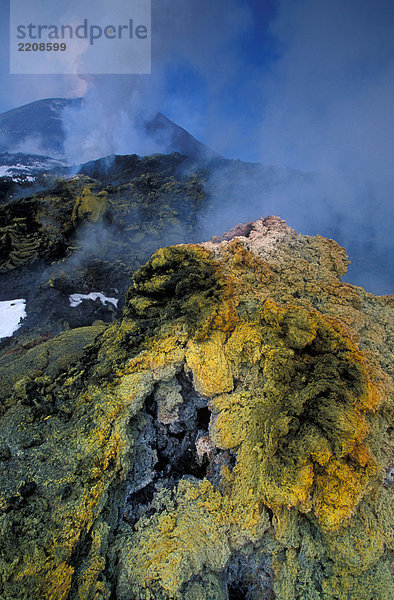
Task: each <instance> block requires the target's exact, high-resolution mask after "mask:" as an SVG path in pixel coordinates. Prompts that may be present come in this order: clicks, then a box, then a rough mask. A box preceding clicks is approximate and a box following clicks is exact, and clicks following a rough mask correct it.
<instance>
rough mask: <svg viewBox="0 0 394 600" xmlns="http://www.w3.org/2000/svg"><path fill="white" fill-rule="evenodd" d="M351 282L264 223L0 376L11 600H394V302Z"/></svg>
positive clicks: (319, 245) (194, 248) (329, 261)
mask: <svg viewBox="0 0 394 600" xmlns="http://www.w3.org/2000/svg"><path fill="white" fill-rule="evenodd" d="M101 200H102V202H103V203H104V201H105V199H104V196H101V197H100V201H99V200H97V199H95V201H94V202H93V203H91V202H90V195H89V193H88V192H85V193H84V194H82V195H81V196H80V202H79V204H77V205H75V210H74V212H73V214H74V216H75V218H83V215H84V214H85V212H86V211H88V212H89V213H90V214H91V215H92V214H96V213H97V214H100V212H101V210H102V208H101V207H102V203H101ZM85 209H86V211H85ZM347 263H348V261H347V258H346V254H345V251H344V250H343V249H342V248H341V247H339V246H338V245H337V244H336V243H335V242H334V241H332V240H327V239H325V238H321V237H318V236H317V237H315V238H312V237H308V236H303V235H297V234H296V233H295V232H294V231H293V230H291V229H290V228H289V227H288V226H287V225H286V224H285V223H284V222H283V221H282V220H281V219H279V218H276V217H269V218H267V219H261V220H259V221H257V222H254V223H250V224H248V225H246V226H242V227H238V228H236V229H235V230H233V231H232V232H229V234H226V235H225V236H223V238H222V239H220V238H217V239H214V240H213V241H211V242H207V243H205V244H198V245H190V244H189V245H179V246H173V247H167V248H164V249H160V250H158V251H157V252H156V253H155V254H154V255H153V256H152V258H151V259H150V260H149V261H148V262H147V264H146V265H145V266H143V267H142V268H140V269H139V270H138V271H137V272H136V273H135V274H134V277H133V285H132V286H131V287H130V288H129V290H128V292H127V295H126V302H125V308H124V311H123V314H122V318H121V320H119V321H115V322H114V323H112V324H110V325H108V326H103V325H102V324H101V325H100V324H96V325H95V326H94V327H93V326H92V327H89V328H87V329H86V330H85V331H84V332H81V330H79V329H75V330H72V331H70V332H67V333H64V334H62V335H61V336H59V337H57V338H55V339H53V340H50V341H48V342H43V343H42V344H40V345H38V346H37V347H35V348H31V349H28V350H25V351H24V352H23V353H22V354H18V357H17V360H16V359H15V360H14V362H12V361H11V363H10V360H11V359H10V356H9V355H8V357H3V358H1V360H0V375H1V376H2V378H3V380H4V378H5V375H6V376H7V379H6V381H7V385H1V386H0V393H1V399H2V411H3V416H2V420H1V425H0V439H1V444H0V458H1V460H2V461H3V469H2V471H1V477H2V482H1V490H2V492H1V498H0V507H1V517H0V519H1V535H2V539H1V548H2V558H1V561H2V562H1V570H0V573H1V584H0V595H1V596H3V597H5V598H9V599H15V600H16V599H18V600H19V599H22V598H23V599H25V598H29V599H30V598H37V599H38V598H40V599H51V600H55V599H56V600H63V599H70V600H74V599H75V600H76V599H84V600H93V599H95V600H99V599H103V600H104V599H106V600H110V599H111V600H112V599H117V600H152V599H153V598H154V599H155V600H167V599H173V600H174V599H175V600H177V599H186V600H204V599H205V600H212V599H217V600H232V599H235V598H237V599H238V600H242V599H243V598H245V599H252V600H257V599H261V598H267V599H268V598H271V599H273V598H277V599H278V600H287V599H290V598H291V599H294V600H315V599H316V600H318V599H319V600H320V599H322V600H356V599H357V600H389V599H391V598H392V596H393V587H392V584H391V580H390V570H389V558H390V556H389V550H390V548H391V547H392V527H391V524H392V513H391V509H392V503H390V493H391V491H392V490H391V487H390V485H391V481H390V467H391V465H392V463H391V461H392V442H390V437H389V435H390V431H391V429H390V419H392V391H393V389H392V379H391V378H390V367H391V365H390V363H391V360H392V353H393V347H392V337H391V338H390V332H391V329H390V328H391V326H392V312H391V309H392V297H375V296H373V295H371V294H367V293H366V292H364V290H363V289H362V288H358V287H354V286H351V285H349V284H345V283H342V282H341V276H342V275H343V274H344V272H345V270H346V266H347ZM84 340H85V341H86V343H87V344H88V345H87V346H86V347H85V349H83V346H84V344H83V341H84ZM67 363H68V364H67ZM10 364H12V365H13V370H11V368H10ZM33 365H34V367H33Z"/></svg>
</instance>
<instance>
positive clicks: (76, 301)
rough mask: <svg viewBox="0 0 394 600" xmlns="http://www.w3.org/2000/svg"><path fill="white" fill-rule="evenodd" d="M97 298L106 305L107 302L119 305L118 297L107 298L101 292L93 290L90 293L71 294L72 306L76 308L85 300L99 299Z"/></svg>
mask: <svg viewBox="0 0 394 600" xmlns="http://www.w3.org/2000/svg"><path fill="white" fill-rule="evenodd" d="M97 298H99V299H100V300H101V303H102V304H104V306H105V304H106V303H107V302H109V303H110V304H113V305H114V306H115V307H117V306H118V299H117V298H107V297H106V296H104V294H102V293H101V292H91V293H90V294H71V296H70V306H72V307H73V308H75V307H76V306H79V305H80V304H81V302H83V301H84V300H97Z"/></svg>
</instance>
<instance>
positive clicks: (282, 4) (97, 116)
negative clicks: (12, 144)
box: [0, 0, 394, 289]
mask: <svg viewBox="0 0 394 600" xmlns="http://www.w3.org/2000/svg"><path fill="white" fill-rule="evenodd" d="M38 1H39V0H38ZM125 1H126V0H125ZM92 2H94V0H92ZM0 5H1V31H0V35H1V38H0V40H1V41H0V45H1V59H0V61H1V62H0V111H4V110H7V109H10V108H13V107H15V106H18V105H21V104H24V103H27V102H29V101H32V100H37V99H40V98H46V97H54V96H57V97H74V96H80V95H82V96H85V98H86V99H87V103H86V108H85V109H84V112H83V113H82V114H80V115H72V114H70V115H68V117H67V120H66V122H65V128H66V131H67V150H68V154H69V158H70V160H75V161H77V162H80V160H78V159H79V158H83V159H89V158H95V157H98V156H100V155H104V154H109V153H112V152H118V153H127V152H136V153H141V154H143V153H149V152H151V151H155V150H156V148H151V147H149V146H146V143H145V142H146V140H144V139H141V138H140V137H139V135H138V131H134V130H133V125H134V122H135V116H136V115H137V116H138V115H139V114H140V113H143V114H145V115H146V114H148V115H149V114H152V115H153V114H155V112H156V111H158V110H159V111H162V112H163V113H164V114H166V115H167V116H168V117H169V118H171V119H172V120H174V121H175V122H177V123H178V124H179V125H181V126H183V127H185V128H186V129H187V130H188V131H190V132H191V133H192V134H193V135H195V137H197V138H198V139H200V140H201V141H203V142H205V143H206V144H208V145H210V146H211V147H212V148H213V149H215V150H216V151H218V152H220V153H222V154H223V155H224V156H226V157H228V158H240V159H243V160H250V161H259V162H262V163H264V164H266V165H270V164H274V165H279V166H289V167H291V168H295V169H299V170H302V171H308V172H313V173H319V174H320V175H319V183H318V184H317V183H316V185H315V186H314V187H313V186H309V188H308V189H305V188H297V189H295V188H294V187H289V188H286V186H285V185H284V186H282V189H281V193H280V194H279V192H278V195H277V196H276V197H273V198H271V201H270V203H268V204H267V202H266V205H265V206H264V207H262V209H261V211H260V214H267V212H273V213H276V214H280V216H283V217H284V218H286V219H287V220H288V221H289V223H290V224H291V225H292V226H294V227H296V228H297V229H298V230H299V231H303V232H304V233H321V234H323V235H333V233H332V232H336V235H337V237H338V238H339V241H340V242H341V243H344V244H345V245H346V243H347V242H348V241H349V240H350V241H351V240H354V239H357V240H359V242H360V243H364V242H363V238H365V243H366V244H371V247H372V248H373V249H374V252H375V253H377V254H376V256H387V255H388V253H389V252H390V251H392V231H393V226H394V223H393V205H394V203H393V190H394V165H393V156H394V110H393V107H394V35H393V31H394V2H393V0H330V1H328V0H152V41H153V54H152V75H140V76H94V77H93V76H92V77H77V76H45V75H40V76H33V75H30V76H27V75H26V76H17V75H9V74H8V73H9V66H8V59H9V53H8V27H9V26H8V0H0ZM81 152H82V153H83V155H82V156H81ZM247 202H248V200H247V199H245V198H240V199H239V204H238V205H237V204H236V203H235V204H234V219H233V220H234V223H235V222H237V221H239V220H240V218H238V217H241V218H242V215H239V214H238V212H237V211H238V209H239V207H240V206H242V205H246V204H247ZM257 210H258V209H257V208H256V211H257ZM256 216H259V214H256ZM328 223H329V224H330V226H328V225H327V224H328ZM218 227H219V225H218ZM361 283H363V282H362V281H361ZM382 289H383V288H382ZM385 289H386V288H385Z"/></svg>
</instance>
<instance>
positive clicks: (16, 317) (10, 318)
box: [0, 298, 26, 339]
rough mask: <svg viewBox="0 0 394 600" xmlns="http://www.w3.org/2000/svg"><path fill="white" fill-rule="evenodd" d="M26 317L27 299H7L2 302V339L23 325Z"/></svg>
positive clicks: (0, 315)
mask: <svg viewBox="0 0 394 600" xmlns="http://www.w3.org/2000/svg"><path fill="white" fill-rule="evenodd" d="M25 317H26V300H25V299H24V298H19V299H18V300H6V301H4V302H0V339H1V338H5V337H10V336H11V335H12V334H13V333H14V332H15V331H16V330H17V329H19V327H20V326H21V320H22V319H24V318H25Z"/></svg>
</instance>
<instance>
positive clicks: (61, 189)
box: [0, 154, 207, 333]
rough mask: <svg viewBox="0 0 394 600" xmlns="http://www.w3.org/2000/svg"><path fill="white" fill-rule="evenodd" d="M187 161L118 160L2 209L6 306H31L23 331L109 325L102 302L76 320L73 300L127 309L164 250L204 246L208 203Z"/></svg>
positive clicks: (0, 282)
mask: <svg viewBox="0 0 394 600" xmlns="http://www.w3.org/2000/svg"><path fill="white" fill-rule="evenodd" d="M184 161H185V157H182V156H181V155H179V154H173V155H169V156H157V157H149V158H139V157H137V156H135V155H134V156H127V157H112V158H111V159H110V162H108V161H107V163H106V165H105V164H104V163H105V161H95V162H93V163H88V164H87V165H85V166H84V173H81V174H79V175H77V176H75V177H72V178H71V179H65V178H64V177H53V178H52V180H51V181H48V182H47V185H45V187H44V189H40V190H39V191H36V193H34V194H32V195H30V196H27V197H24V198H19V197H15V198H12V199H10V200H9V201H8V202H5V203H4V204H3V205H2V206H0V228H1V231H0V288H1V291H0V299H4V300H7V299H11V298H16V297H23V298H27V313H28V321H27V322H26V327H28V328H30V329H31V327H32V326H34V325H35V324H38V326H40V324H41V323H43V322H45V323H46V326H47V330H48V331H47V333H50V332H55V333H58V332H59V331H61V330H62V329H64V324H65V323H68V326H70V327H76V326H84V325H86V326H87V325H91V324H92V323H93V322H94V321H95V320H97V319H104V320H106V321H110V320H112V318H113V315H114V313H113V311H112V312H111V310H109V309H105V310H104V309H103V307H102V305H101V303H100V302H98V303H95V304H94V303H93V302H87V303H84V305H83V306H82V307H80V308H78V309H74V310H72V311H71V312H70V303H69V296H70V295H71V294H74V293H82V294H89V293H90V292H104V293H105V294H107V295H110V296H114V295H116V297H117V298H119V299H120V305H122V302H123V298H124V295H125V292H126V290H127V288H128V286H129V285H130V281H131V277H132V274H133V272H134V271H135V270H136V269H137V268H138V267H140V266H141V265H142V264H144V263H145V262H146V260H148V258H149V257H150V256H151V254H152V253H153V252H154V251H155V250H156V249H157V248H158V247H160V246H162V245H166V244H167V243H181V242H184V241H194V240H196V239H201V237H200V234H199V229H198V222H199V217H200V215H201V212H202V211H203V210H204V207H205V206H206V204H207V197H206V194H205V192H204V190H203V187H202V183H201V181H200V180H198V178H197V177H196V176H195V175H194V174H193V173H185V174H184V175H182V174H177V173H176V171H177V169H178V168H179V167H180V166H181V165H182V164H183V163H184ZM89 304H90V305H92V306H90V308H89V307H88V306H87V305H89ZM26 327H25V328H22V330H21V332H20V333H23V329H26Z"/></svg>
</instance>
